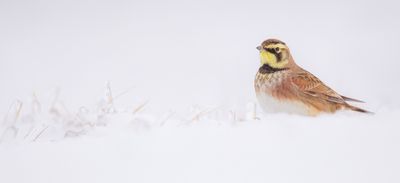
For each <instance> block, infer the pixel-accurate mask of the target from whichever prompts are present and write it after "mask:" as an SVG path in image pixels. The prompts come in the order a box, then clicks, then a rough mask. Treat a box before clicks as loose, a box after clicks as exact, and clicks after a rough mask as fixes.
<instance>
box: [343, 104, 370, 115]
mask: <svg viewBox="0 0 400 183" xmlns="http://www.w3.org/2000/svg"><path fill="white" fill-rule="evenodd" d="M346 108H347V109H350V110H352V111H356V112H362V113H367V114H374V113H373V112H371V111H367V110H365V109H361V108H359V107H355V106H352V105H349V104H347V105H346Z"/></svg>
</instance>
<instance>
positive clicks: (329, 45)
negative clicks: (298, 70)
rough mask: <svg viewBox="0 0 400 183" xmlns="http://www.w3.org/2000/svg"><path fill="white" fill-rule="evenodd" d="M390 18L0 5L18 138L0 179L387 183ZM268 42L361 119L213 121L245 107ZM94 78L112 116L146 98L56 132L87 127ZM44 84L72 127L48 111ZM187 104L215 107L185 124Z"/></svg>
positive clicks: (0, 53) (351, 6)
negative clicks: (108, 92) (110, 97)
mask: <svg viewBox="0 0 400 183" xmlns="http://www.w3.org/2000/svg"><path fill="white" fill-rule="evenodd" d="M399 9H400V6H399V3H398V2H397V1H390V0H380V1H361V0H360V1H358V0H357V1H344V0H342V1H326V2H322V1H282V0H280V1H268V0H260V1H251V0H247V1H221V0H220V1H218V0H204V1H178V0H173V1H161V0H158V1H156V0H153V1H151V0H148V1H137V0H134V1H119V0H116V1H105V0H99V1H94V0H85V1H82V0H69V1H53V0H35V1H30V0H21V1H15V0H0V87H1V88H0V114H1V115H2V116H6V117H4V119H5V120H4V123H3V124H2V125H3V126H0V132H1V130H3V129H7V126H6V124H7V123H8V121H7V120H9V119H11V118H12V117H10V116H12V115H10V114H13V113H12V112H13V111H12V110H10V111H11V112H7V111H8V109H9V106H10V105H11V106H13V104H15V103H14V102H15V101H16V100H17V99H19V100H20V101H21V102H22V103H23V108H22V113H21V117H20V118H19V119H18V120H17V122H16V126H15V127H16V128H17V129H18V130H19V131H20V132H21V131H23V129H28V128H24V127H29V125H32V129H33V132H32V133H31V134H32V135H31V136H26V137H24V136H23V135H22V136H21V135H20V134H21V133H20V134H18V136H17V138H15V139H13V138H11V140H9V141H4V140H3V141H2V142H0V143H1V144H0V182H7V183H8V182H32V183H33V182H41V183H42V182H49V183H50V182H75V183H78V182H288V183H289V182H290V183H293V182H304V183H310V182H315V183H317V182H332V183H333V182H349V183H350V182H351V183H354V182H360V183H366V182H371V183H373V182H374V183H375V182H390V183H391V182H393V183H395V182H399V181H400V176H399V172H400V158H399V154H400V148H399V144H400V135H399V134H400V133H399V132H400V125H399V124H398V123H399V120H398V115H399V112H400V95H399V93H400V84H399V81H398V79H399V78H400V72H399V71H398V70H399V66H400V64H399V62H400V60H399V54H398V53H399V48H400V46H399V42H400V34H399V32H400V20H399V17H400V12H399ZM267 38H278V39H281V40H282V41H284V42H286V43H287V44H288V45H289V47H290V48H291V52H292V54H293V56H294V59H295V61H296V62H297V63H298V64H299V65H300V66H302V67H303V68H305V69H306V70H308V71H310V72H312V73H313V74H315V75H316V76H318V77H319V78H320V79H321V80H322V81H324V82H325V83H326V84H328V85H329V86H331V87H332V88H333V89H335V90H336V91H337V92H339V93H341V94H343V95H346V96H349V97H354V98H357V99H361V100H364V101H366V102H367V103H366V104H357V105H358V106H361V107H363V108H366V109H368V110H371V111H373V112H375V115H360V114H358V113H339V114H336V115H323V116H320V117H317V118H309V117H303V116H296V115H286V114H269V115H260V117H261V120H249V119H248V118H246V117H243V115H245V114H243V113H242V114H241V115H242V116H239V117H241V118H242V117H243V119H244V120H242V121H235V119H233V120H232V114H233V113H232V111H230V112H231V113H229V112H227V111H229V110H231V109H238V111H240V110H242V111H243V110H245V111H246V110H248V108H246V106H247V107H248V102H255V101H256V100H255V95H254V89H253V79H254V76H255V73H256V72H257V70H258V67H259V58H258V52H257V50H256V49H255V48H256V46H258V45H259V44H260V43H261V42H262V41H263V40H265V39H267ZM107 81H109V82H110V83H111V87H112V89H113V93H114V94H118V93H121V92H124V91H126V90H127V89H129V90H128V92H127V93H125V94H124V95H122V96H121V97H119V98H118V99H115V103H116V104H118V107H120V108H129V107H133V106H138V105H140V104H141V103H143V102H145V101H149V103H148V104H147V105H146V109H145V112H144V113H141V114H140V115H142V116H139V117H138V116H132V115H131V114H127V113H121V110H118V113H117V114H106V115H105V116H106V117H107V121H106V122H105V124H102V125H103V126H101V127H96V128H91V127H89V128H90V130H88V131H85V135H82V136H79V135H78V136H79V137H75V138H65V139H64V138H59V137H64V136H63V135H64V133H66V131H67V130H71V126H72V127H74V130H76V124H78V125H79V124H80V122H81V121H80V120H78V119H77V118H76V116H78V117H79V116H82V115H83V116H84V118H85V119H88V121H89V122H93V123H94V124H99V123H98V122H99V118H98V115H99V114H97V113H96V112H97V111H96V110H95V108H96V106H97V105H98V102H99V100H100V99H101V98H104V90H105V83H106V82H107ZM56 88H59V89H60V91H61V95H60V97H59V100H62V101H63V104H65V107H66V108H67V109H68V110H69V112H70V114H72V117H71V116H69V115H65V116H63V115H61V117H58V118H54V116H52V114H51V111H50V112H48V108H46V106H47V107H48V105H45V104H48V103H51V101H52V98H53V97H54V90H55V89H56ZM33 94H35V95H36V96H37V99H38V100H39V101H40V102H41V103H42V104H43V106H44V107H43V110H42V112H41V113H35V110H34V109H33V108H32V106H31V102H32V100H33V99H32V95H33ZM46 102H47V103H46ZM81 106H85V107H86V108H88V110H89V111H86V112H82V111H80V110H79V109H80V107H81ZM193 106H200V107H199V108H200V109H199V110H201V109H202V108H204V107H205V108H206V107H209V106H211V107H215V106H223V107H222V108H224V109H222V112H217V113H218V115H217V114H213V115H204V116H203V117H202V118H201V119H200V120H192V121H190V120H189V122H190V123H186V122H185V120H182V119H187V118H188V114H189V116H190V114H192V113H191V112H187V111H188V110H189V109H190V108H193ZM232 106H236V107H232ZM14 107H15V106H14ZM12 109H13V108H12ZM81 109H82V108H81ZM224 110H225V111H224ZM32 111H33V112H32ZM168 111H174V112H171V113H169V112H168ZM185 111H186V112H185ZM194 111H196V110H194ZM192 112H193V111H192ZM247 112H248V111H247ZM82 113H83V114H82ZM6 114H8V115H6ZM165 114H167V116H168V115H169V114H173V116H172V117H171V118H170V120H168V122H166V123H167V125H165V126H162V125H160V124H158V123H157V121H158V122H159V121H160V120H157V119H160V118H161V119H163V115H165ZM194 114H196V113H194ZM229 115H230V117H229ZM238 115H239V112H238ZM93 116H94V117H93ZM160 116H161V117H160ZM215 116H216V117H215ZM221 116H222V117H221ZM167 118H168V117H167ZM60 121H61V122H60ZM161 121H163V120H161ZM182 121H184V122H185V123H184V124H182ZM232 121H233V122H232ZM71 124H75V126H74V125H71ZM176 124H178V125H176ZM68 125H70V126H68ZM42 129H44V131H43V132H45V133H43V134H41V133H40V131H41V130H42ZM83 129H84V130H87V127H83ZM78 130H81V129H78ZM60 132H62V133H60ZM67 132H68V131H67ZM60 134H61V136H59V135H60ZM39 136H40V138H39V140H37V141H36V140H35V139H36V138H35V137H39ZM2 139H3V138H2ZM0 141H1V140H0ZM32 141H35V142H32Z"/></svg>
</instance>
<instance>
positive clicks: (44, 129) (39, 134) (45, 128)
mask: <svg viewBox="0 0 400 183" xmlns="http://www.w3.org/2000/svg"><path fill="white" fill-rule="evenodd" d="M47 128H49V125H47V126H46V127H44V128H43V129H42V131H40V132H39V133H38V134H37V135H36V137H35V138H34V139H33V140H32V141H33V142H35V141H36V140H37V139H38V138H39V137H40V136H41V135H42V134H43V132H44V131H46V130H47Z"/></svg>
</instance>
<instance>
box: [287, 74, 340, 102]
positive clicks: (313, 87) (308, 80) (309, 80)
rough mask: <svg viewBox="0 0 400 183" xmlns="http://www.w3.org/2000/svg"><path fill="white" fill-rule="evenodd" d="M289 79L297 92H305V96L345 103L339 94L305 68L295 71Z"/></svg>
mask: <svg viewBox="0 0 400 183" xmlns="http://www.w3.org/2000/svg"><path fill="white" fill-rule="evenodd" d="M291 81H292V84H293V85H294V88H295V89H296V90H297V91H298V92H300V93H302V94H305V96H308V97H311V98H315V99H318V100H324V101H327V102H333V103H338V104H345V100H344V99H343V98H342V97H341V96H340V95H339V94H337V93H336V92H335V91H334V90H332V89H331V88H329V87H328V86H326V85H325V84H324V83H323V82H322V81H320V80H319V79H318V78H317V77H315V76H314V75H312V74H311V73H309V72H307V71H305V70H300V71H299V72H296V73H295V74H294V75H293V77H292V78H291Z"/></svg>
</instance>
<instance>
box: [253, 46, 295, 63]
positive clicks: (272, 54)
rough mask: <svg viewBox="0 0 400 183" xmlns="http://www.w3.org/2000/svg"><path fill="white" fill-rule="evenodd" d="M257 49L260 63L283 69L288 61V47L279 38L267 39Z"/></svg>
mask: <svg viewBox="0 0 400 183" xmlns="http://www.w3.org/2000/svg"><path fill="white" fill-rule="evenodd" d="M257 49H258V50H259V51H260V58H261V65H265V64H266V65H268V66H270V67H272V68H275V69H283V68H285V67H286V66H287V65H288V64H289V62H290V57H291V56H290V51H289V48H288V47H287V46H286V44H285V43H284V42H282V41H280V40H277V39H267V40H265V41H264V42H262V43H261V45H260V46H257Z"/></svg>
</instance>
